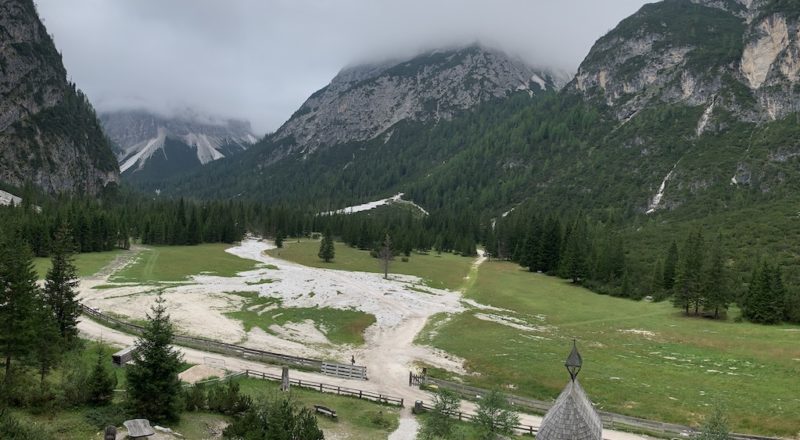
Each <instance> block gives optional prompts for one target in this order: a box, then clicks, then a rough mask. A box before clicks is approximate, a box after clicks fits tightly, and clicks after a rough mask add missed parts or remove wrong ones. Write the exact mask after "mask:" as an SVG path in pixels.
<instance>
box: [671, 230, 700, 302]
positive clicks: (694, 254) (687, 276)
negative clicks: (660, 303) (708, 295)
mask: <svg viewBox="0 0 800 440" xmlns="http://www.w3.org/2000/svg"><path fill="white" fill-rule="evenodd" d="M703 261H704V258H703V235H702V234H701V233H700V231H697V232H694V233H691V234H689V237H687V239H686V244H685V245H684V247H683V251H682V254H681V258H680V260H679V261H678V268H677V276H676V279H675V286H674V287H675V294H674V296H673V304H674V305H675V307H677V308H681V309H683V310H684V312H685V313H686V314H687V315H688V314H689V309H690V308H691V307H692V306H694V308H695V314H697V311H698V308H699V307H700V300H701V298H702V289H703Z"/></svg>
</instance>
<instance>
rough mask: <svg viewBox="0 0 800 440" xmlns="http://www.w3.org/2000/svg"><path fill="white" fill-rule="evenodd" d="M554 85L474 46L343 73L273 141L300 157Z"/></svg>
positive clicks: (546, 75) (552, 77) (547, 77)
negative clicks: (284, 144) (399, 125)
mask: <svg viewBox="0 0 800 440" xmlns="http://www.w3.org/2000/svg"><path fill="white" fill-rule="evenodd" d="M562 84H563V82H562V81H560V80H559V78H558V77H557V76H556V75H553V74H551V73H548V72H545V71H542V70H538V69H535V68H533V67H530V66H528V65H526V64H524V63H523V62H521V61H518V60H514V59H512V58H509V57H508V56H506V55H505V54H502V53H500V52H497V51H493V50H489V49H485V48H481V47H478V46H472V47H467V48H463V49H459V50H449V51H435V52H430V53H426V54H423V55H420V56H417V57H415V58H412V59H410V60H403V61H391V62H385V63H381V64H371V65H362V66H356V67H349V68H345V69H344V70H342V71H341V72H340V73H339V74H338V75H337V76H336V77H335V78H334V79H333V81H331V83H330V84H329V85H328V86H327V87H325V88H323V89H321V90H319V91H318V92H316V93H314V94H313V95H312V96H311V97H310V98H309V99H308V100H307V101H306V102H305V103H304V104H303V105H302V106H301V107H300V109H299V110H298V111H297V112H295V114H294V115H293V116H292V118H291V119H289V121H288V122H286V123H285V124H284V125H283V126H282V127H281V128H280V129H279V130H278V131H277V132H276V133H275V135H274V136H273V140H275V141H286V142H287V143H289V144H290V147H289V151H292V152H302V153H304V154H308V153H311V152H313V151H315V150H317V149H318V148H326V147H330V146H333V145H336V144H341V143H345V142H349V141H363V140H369V139H373V138H376V137H378V136H380V135H381V134H383V133H386V132H387V130H388V129H389V128H390V127H392V126H393V125H394V124H396V123H398V122H400V121H403V120H413V121H439V120H449V119H451V118H452V117H453V116H454V115H455V114H456V113H458V112H460V111H463V110H466V109H469V108H471V107H473V106H475V105H477V104H480V103H482V102H486V101H488V100H490V99H493V98H500V97H504V96H506V95H507V94H508V93H510V92H513V91H517V90H526V91H529V92H530V93H537V92H540V91H544V90H554V89H557V88H559V87H560V86H561V85H562Z"/></svg>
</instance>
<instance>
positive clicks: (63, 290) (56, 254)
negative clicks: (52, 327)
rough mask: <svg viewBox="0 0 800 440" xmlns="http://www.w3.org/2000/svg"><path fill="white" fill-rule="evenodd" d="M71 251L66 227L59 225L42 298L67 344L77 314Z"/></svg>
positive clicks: (74, 336)
mask: <svg viewBox="0 0 800 440" xmlns="http://www.w3.org/2000/svg"><path fill="white" fill-rule="evenodd" d="M72 251H73V247H72V236H71V234H70V232H69V228H67V227H66V226H63V225H62V226H61V227H59V229H58V232H56V237H55V240H54V241H53V250H52V257H51V263H52V264H51V267H50V270H48V271H47V277H46V278H45V282H44V299H45V302H46V303H47V305H48V306H49V307H50V309H51V310H52V313H53V318H54V319H55V323H56V325H57V326H58V332H59V334H60V335H61V338H62V339H63V341H64V342H65V343H67V344H71V343H73V342H74V341H75V340H76V339H77V337H78V318H79V317H80V314H81V308H80V303H79V302H78V298H77V290H76V289H77V288H78V283H79V280H78V271H77V269H76V268H75V264H74V258H73V255H72Z"/></svg>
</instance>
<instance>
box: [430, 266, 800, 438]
mask: <svg viewBox="0 0 800 440" xmlns="http://www.w3.org/2000/svg"><path fill="white" fill-rule="evenodd" d="M473 281H474V282H473ZM468 284H469V287H467V288H466V293H465V296H466V297H467V298H471V299H474V300H476V301H478V302H479V303H482V304H486V305H491V306H493V307H498V308H502V309H506V310H505V311H495V310H475V309H473V310H470V311H468V312H465V313H462V314H460V315H456V316H454V317H452V318H451V319H449V320H444V319H434V320H432V321H431V322H429V324H428V327H427V328H426V330H425V331H423V332H422V334H421V335H420V336H419V338H418V340H419V342H422V343H429V344H432V345H434V346H436V347H438V348H441V349H444V350H446V351H448V352H450V353H452V354H455V355H458V356H461V357H463V358H464V359H465V360H466V367H467V369H468V370H469V371H470V372H475V373H480V374H479V375H470V376H466V377H464V378H463V380H465V381H467V382H468V383H471V384H474V385H477V386H482V387H487V388H491V387H501V388H503V389H504V390H505V391H506V392H510V393H514V394H518V395H523V396H530V397H533V398H538V399H543V400H549V399H554V398H555V397H556V396H557V395H558V393H559V392H560V390H561V389H562V388H563V386H564V385H565V384H566V382H567V380H568V379H569V377H568V375H567V372H566V370H565V368H564V366H563V365H564V360H565V359H566V356H567V354H568V353H569V350H570V348H571V344H572V339H573V338H575V339H577V341H578V345H579V349H580V351H581V353H582V355H583V358H584V366H583V370H582V371H581V373H580V376H579V377H580V380H581V382H582V383H583V385H584V388H586V390H587V392H588V393H589V395H590V397H591V398H592V400H593V401H594V402H595V403H596V404H597V406H598V408H599V409H603V410H607V411H613V412H618V413H622V414H628V415H632V416H638V417H643V418H647V419H651V420H660V421H668V422H676V423H684V424H693V425H694V424H697V423H698V422H700V421H701V419H702V418H703V417H704V416H705V415H706V414H708V413H709V412H710V411H711V409H712V407H713V406H714V405H722V406H723V407H724V408H725V410H726V411H727V413H728V414H729V416H730V420H731V424H732V428H734V429H735V430H736V431H738V432H757V433H759V434H776V435H796V434H797V433H798V432H800V418H799V417H797V414H800V396H799V395H798V394H797V392H796V391H792V390H796V389H797V386H798V379H797V378H798V377H800V328H798V327H792V326H772V327H767V326H760V325H753V324H748V323H737V322H733V321H732V320H729V321H727V322H716V321H711V320H707V319H702V318H685V317H683V316H681V315H680V313H679V312H678V311H677V310H676V309H674V308H673V307H672V306H671V305H670V304H669V303H649V302H635V301H631V300H626V299H618V298H612V297H608V296H602V295H598V294H595V293H592V292H590V291H588V290H585V289H583V288H580V287H576V286H574V285H571V284H570V283H569V282H567V281H564V280H560V279H557V278H553V277H547V276H543V275H539V274H532V273H529V272H526V271H523V270H521V269H520V268H519V267H518V266H516V265H514V264H511V263H503V262H487V263H485V264H483V265H482V266H481V267H480V270H479V271H478V272H477V277H476V279H475V280H470V283H468ZM731 314H735V312H733V311H732V313H731ZM481 318H482V319H481ZM496 321H502V323H499V322H496ZM434 330H435V331H434ZM436 374H438V375H441V376H446V375H447V374H446V373H445V372H442V371H436Z"/></svg>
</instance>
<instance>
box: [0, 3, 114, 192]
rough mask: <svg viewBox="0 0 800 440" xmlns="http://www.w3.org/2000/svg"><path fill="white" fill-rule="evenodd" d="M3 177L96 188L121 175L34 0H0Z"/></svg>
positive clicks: (60, 187) (52, 188)
mask: <svg viewBox="0 0 800 440" xmlns="http://www.w3.org/2000/svg"><path fill="white" fill-rule="evenodd" d="M0 36H2V41H3V44H2V45H1V46H0V72H2V78H3V81H2V82H0V182H2V183H5V184H8V185H12V186H16V187H21V186H23V185H24V184H26V183H32V184H35V185H37V186H39V187H41V188H43V189H44V190H46V191H48V192H52V193H57V192H82V193H91V194H96V193H98V192H99V191H100V190H101V189H102V188H103V187H105V186H106V185H107V184H109V183H113V182H117V181H118V180H119V171H118V167H117V163H116V160H115V158H114V154H113V153H112V152H111V148H110V144H109V142H108V139H107V138H106V137H105V135H104V134H103V131H102V129H101V128H100V124H99V123H98V121H97V116H96V114H95V112H94V109H93V108H92V106H91V104H90V103H89V101H88V99H87V98H86V96H85V95H84V94H83V93H82V92H81V91H80V90H78V89H77V88H76V86H75V84H72V83H70V82H69V81H68V80H67V72H66V70H65V69H64V65H63V63H62V61H61V54H60V53H59V52H58V51H57V50H56V47H55V46H54V44H53V41H52V40H51V38H50V36H49V35H48V34H47V30H46V29H45V27H44V25H43V24H42V22H41V20H40V19H39V17H38V14H37V12H36V6H35V5H34V3H33V1H32V0H5V1H2V2H0Z"/></svg>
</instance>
